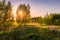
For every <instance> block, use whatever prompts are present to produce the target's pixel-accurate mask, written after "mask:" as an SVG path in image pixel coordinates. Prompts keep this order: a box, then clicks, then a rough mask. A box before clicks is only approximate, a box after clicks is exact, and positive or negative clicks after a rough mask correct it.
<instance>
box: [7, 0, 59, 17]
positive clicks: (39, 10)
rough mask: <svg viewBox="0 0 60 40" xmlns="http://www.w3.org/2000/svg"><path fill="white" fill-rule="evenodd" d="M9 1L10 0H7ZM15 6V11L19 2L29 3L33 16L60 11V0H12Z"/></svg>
mask: <svg viewBox="0 0 60 40" xmlns="http://www.w3.org/2000/svg"><path fill="white" fill-rule="evenodd" d="M6 1H9V0H6ZM10 1H11V3H12V5H13V6H12V7H13V13H14V14H15V13H16V9H17V7H18V6H19V4H29V5H30V7H31V9H30V11H31V13H30V14H31V16H32V17H38V16H42V17H44V15H46V14H47V13H48V14H50V13H60V0H10Z"/></svg>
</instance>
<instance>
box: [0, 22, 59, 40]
mask: <svg viewBox="0 0 60 40" xmlns="http://www.w3.org/2000/svg"><path fill="white" fill-rule="evenodd" d="M32 24H33V25H32ZM37 25H38V26H37ZM59 39H60V26H51V25H49V26H48V25H40V24H38V23H35V24H34V23H26V25H23V24H22V25H21V24H20V26H18V27H0V40H59Z"/></svg>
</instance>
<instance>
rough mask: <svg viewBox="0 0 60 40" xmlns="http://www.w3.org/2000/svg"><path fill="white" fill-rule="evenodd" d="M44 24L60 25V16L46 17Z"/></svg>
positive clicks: (51, 15) (55, 14)
mask: <svg viewBox="0 0 60 40" xmlns="http://www.w3.org/2000/svg"><path fill="white" fill-rule="evenodd" d="M44 23H45V24H48V25H60V14H59V13H58V14H57V13H54V14H53V13H51V14H50V15H47V16H45V17H44Z"/></svg>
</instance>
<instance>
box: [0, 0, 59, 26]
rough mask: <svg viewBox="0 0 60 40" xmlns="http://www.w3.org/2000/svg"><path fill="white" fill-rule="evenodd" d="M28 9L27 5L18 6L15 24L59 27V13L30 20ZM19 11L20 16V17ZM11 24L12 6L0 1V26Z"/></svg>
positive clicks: (12, 21) (12, 18) (12, 17)
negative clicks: (35, 23) (28, 23)
mask: <svg viewBox="0 0 60 40" xmlns="http://www.w3.org/2000/svg"><path fill="white" fill-rule="evenodd" d="M30 8H31V7H30V5H29V4H27V5H25V4H20V5H19V6H18V8H17V11H16V22H17V23H21V22H22V23H27V22H37V23H40V24H47V25H60V13H50V15H45V16H44V18H42V17H41V16H40V17H34V18H31V15H30ZM21 11H22V15H20V12H21ZM22 16H23V17H22ZM21 17H22V18H21ZM12 23H14V16H13V14H12V4H11V2H10V1H8V2H6V1H5V0H2V1H0V26H7V25H8V26H12Z"/></svg>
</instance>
